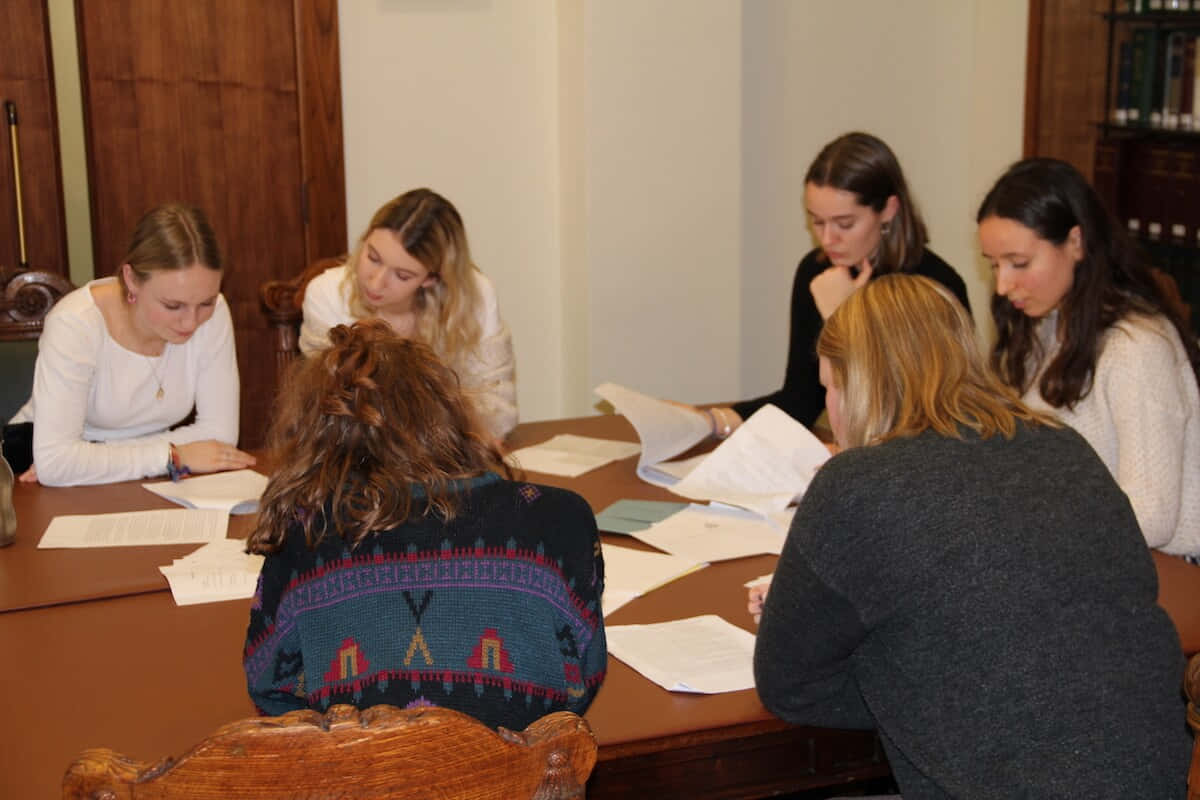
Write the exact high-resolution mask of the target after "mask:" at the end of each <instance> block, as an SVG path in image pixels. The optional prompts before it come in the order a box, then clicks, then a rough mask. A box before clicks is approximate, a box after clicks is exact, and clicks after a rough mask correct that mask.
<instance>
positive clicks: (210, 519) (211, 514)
mask: <svg viewBox="0 0 1200 800" xmlns="http://www.w3.org/2000/svg"><path fill="white" fill-rule="evenodd" d="M228 528H229V515H228V514H226V513H225V512H224V511H211V510H203V511H202V510H193V509H183V508H175V509H164V510H159V511H126V512H123V513H119V514H69V515H65V516H61V517H55V518H54V519H52V520H50V524H49V525H47V526H46V532H45V533H44V534H42V538H41V541H39V542H38V547H39V548H43V549H48V548H55V547H125V546H131V545H149V544H199V543H201V542H212V541H216V540H218V539H224V538H225V533H226V531H227V530H228Z"/></svg>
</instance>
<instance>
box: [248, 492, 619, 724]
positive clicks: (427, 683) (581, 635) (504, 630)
mask: <svg viewBox="0 0 1200 800" xmlns="http://www.w3.org/2000/svg"><path fill="white" fill-rule="evenodd" d="M460 492H461V499H462V507H461V509H460V511H459V513H458V515H457V516H456V517H455V518H454V519H453V520H451V521H450V522H448V523H447V522H444V521H442V520H440V519H437V518H436V517H434V516H425V517H417V518H414V519H411V520H409V521H408V522H406V523H405V524H404V525H402V526H400V527H398V528H396V529H393V530H389V531H384V532H381V533H379V534H375V535H372V536H369V537H367V538H366V539H365V540H364V541H363V542H362V543H361V544H360V545H359V546H358V547H357V548H355V549H354V550H351V549H350V548H349V547H348V546H347V544H346V543H345V542H344V541H343V540H342V539H341V538H340V537H338V536H337V534H336V532H333V531H331V532H330V533H329V534H327V535H326V537H325V538H324V540H323V541H321V542H320V543H319V544H318V545H317V547H316V549H315V550H309V549H308V548H307V546H306V545H305V542H304V538H303V534H302V533H301V532H300V529H299V528H298V527H296V528H294V529H293V530H291V531H289V533H288V536H287V539H286V541H285V543H284V546H283V547H282V548H281V549H280V550H279V551H278V552H276V553H272V554H270V555H268V556H267V557H266V559H265V560H264V563H263V568H262V573H261V575H260V577H259V586H258V590H257V592H256V593H255V597H254V601H253V603H252V607H251V613H250V625H249V628H248V630H247V634H246V647H245V651H244V667H245V672H246V683H247V687H248V689H249V692H250V696H251V698H252V699H253V700H254V702H255V705H256V706H257V707H258V709H259V711H260V712H261V713H264V714H282V713H284V712H286V711H291V710H294V709H297V708H313V709H317V710H325V709H327V708H328V707H329V706H330V705H332V704H334V703H349V704H351V705H355V706H358V707H359V708H366V707H368V706H372V705H376V704H379V703H389V704H391V705H397V706H400V707H419V706H444V707H447V708H453V709H456V710H458V711H462V712H464V713H466V714H469V715H471V716H474V717H475V718H477V719H480V720H482V721H483V722H484V723H486V724H488V725H490V726H492V727H496V726H498V725H503V726H504V727H506V728H511V729H514V730H521V729H523V728H525V727H526V726H527V725H528V724H529V723H531V722H533V721H534V720H536V719H538V718H539V717H541V716H543V715H545V714H548V713H550V712H553V711H574V712H576V713H579V714H582V713H583V712H584V711H585V710H586V709H587V707H588V705H589V704H590V703H591V701H592V698H593V697H594V696H595V694H596V691H597V690H598V689H599V688H600V683H601V682H602V681H603V679H604V675H605V670H606V666H607V649H606V645H605V639H604V623H603V618H602V615H601V611H600V597H601V594H602V593H603V588H604V565H603V561H602V559H601V556H600V551H599V538H598V535H597V532H596V524H595V517H594V516H593V513H592V511H591V509H590V507H589V506H588V505H587V503H586V501H584V500H583V499H582V498H581V497H579V496H578V495H576V494H574V493H572V492H569V491H566V490H563V489H556V488H551V487H546V486H537V485H534V484H518V483H514V482H511V481H506V480H503V479H501V478H499V477H498V476H496V475H494V474H491V473H489V474H486V475H484V476H481V477H479V478H475V479H472V480H470V481H463V482H462V484H461V487H460ZM419 505H420V504H419V502H418V506H419Z"/></svg>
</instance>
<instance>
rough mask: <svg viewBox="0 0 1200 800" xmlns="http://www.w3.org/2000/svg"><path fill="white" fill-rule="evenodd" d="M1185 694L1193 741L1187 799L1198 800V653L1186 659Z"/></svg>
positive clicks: (1199, 737)
mask: <svg viewBox="0 0 1200 800" xmlns="http://www.w3.org/2000/svg"><path fill="white" fill-rule="evenodd" d="M1183 690H1184V692H1185V693H1186V694H1187V699H1188V704H1187V721H1188V727H1190V728H1191V729H1192V735H1193V736H1195V737H1196V738H1195V741H1193V742H1192V766H1191V768H1189V769H1188V795H1187V796H1188V800H1200V654H1198V655H1194V656H1192V658H1191V660H1190V661H1188V665H1187V673H1186V674H1185V675H1184V678H1183Z"/></svg>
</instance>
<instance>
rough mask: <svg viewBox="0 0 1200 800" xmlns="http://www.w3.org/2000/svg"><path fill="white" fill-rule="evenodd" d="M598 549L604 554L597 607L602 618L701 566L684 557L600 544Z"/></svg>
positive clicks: (702, 565) (701, 566) (701, 565)
mask: <svg viewBox="0 0 1200 800" xmlns="http://www.w3.org/2000/svg"><path fill="white" fill-rule="evenodd" d="M600 549H601V550H602V551H603V554H604V599H603V601H602V603H601V607H602V608H603V609H604V616H606V617H607V616H608V615H609V614H611V613H612V612H614V611H616V610H617V609H618V608H620V607H621V606H623V605H625V604H626V603H628V602H629V601H630V600H632V599H633V598H635V597H641V596H642V595H644V594H645V593H646V592H649V591H651V590H652V589H657V588H658V587H660V586H663V585H665V584H667V583H670V582H671V581H673V580H675V579H677V578H682V577H683V576H684V575H687V574H689V573H692V572H695V571H696V570H698V569H702V568H703V567H704V566H705V565H704V564H701V563H699V562H697V561H692V560H691V559H687V558H680V557H678V556H672V555H666V554H664V553H650V552H647V551H645V550H633V549H631V548H629V547H616V546H614V545H611V544H601V545H600Z"/></svg>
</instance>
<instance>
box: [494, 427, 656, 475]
mask: <svg viewBox="0 0 1200 800" xmlns="http://www.w3.org/2000/svg"><path fill="white" fill-rule="evenodd" d="M641 449H642V448H641V445H639V444H638V443H637V442H617V441H612V440H609V439H596V438H593V437H590V436H576V435H575V434H573V433H560V434H559V435H557V436H555V437H553V438H551V439H548V440H546V441H544V442H542V443H541V444H535V445H530V446H529V447H522V448H521V449H519V450H514V451H512V452H511V453H509V454H508V460H509V463H510V464H511V465H512V466H515V467H519V468H520V469H527V470H531V471H533V472H542V473H545V474H547V475H563V476H566V477H568V478H574V477H577V476H579V475H582V474H583V473H585V472H589V471H591V470H593V469H596V468H597V467H602V466H604V465H605V464H609V463H611V462H613V461H616V460H618V459H621V458H628V457H629V456H632V455H636V454H637V452H638V451H639V450H641Z"/></svg>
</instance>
